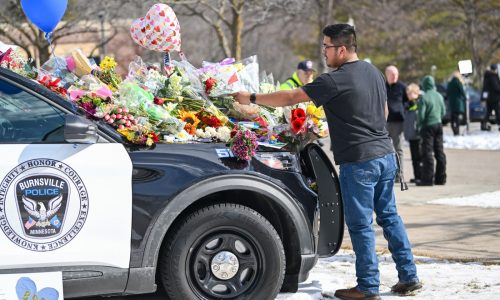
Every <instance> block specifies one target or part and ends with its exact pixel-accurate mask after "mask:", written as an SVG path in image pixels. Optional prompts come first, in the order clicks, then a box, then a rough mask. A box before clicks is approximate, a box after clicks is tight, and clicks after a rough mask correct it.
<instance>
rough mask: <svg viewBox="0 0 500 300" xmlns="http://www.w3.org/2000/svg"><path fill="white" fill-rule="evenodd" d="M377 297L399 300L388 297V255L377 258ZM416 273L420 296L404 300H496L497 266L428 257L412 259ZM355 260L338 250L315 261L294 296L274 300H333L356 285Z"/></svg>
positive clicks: (391, 267)
mask: <svg viewBox="0 0 500 300" xmlns="http://www.w3.org/2000/svg"><path fill="white" fill-rule="evenodd" d="M379 261H380V264H379V269H380V296H381V297H382V298H383V299H385V300H401V299H402V298H401V297H400V296H398V295H396V294H393V293H391V291H390V290H391V286H392V285H394V284H396V283H397V278H398V276H397V271H396V268H395V264H394V262H393V260H392V258H391V257H390V255H382V256H380V255H379ZM415 261H416V264H417V272H418V276H419V278H420V280H421V281H422V283H423V288H422V289H421V290H420V292H418V293H415V294H414V295H410V296H406V297H404V299H405V300H417V299H418V300H424V299H425V300H427V299H498V295H499V294H500V276H499V274H500V266H497V265H490V266H486V265H482V264H479V263H453V262H449V261H446V260H438V259H432V258H428V257H415ZM354 263H355V257H354V254H353V252H352V251H347V250H341V251H339V253H337V255H335V256H333V257H330V258H323V259H320V260H319V261H318V264H317V265H316V266H315V267H314V269H313V270H312V271H311V273H310V275H309V279H308V280H307V281H306V282H304V283H301V284H300V285H299V291H298V292H297V293H295V294H291V293H282V294H280V295H279V296H278V297H277V298H276V299H278V300H328V299H337V298H335V297H334V296H333V295H334V293H335V290H337V289H343V288H350V287H353V286H355V285H356V276H355V267H354Z"/></svg>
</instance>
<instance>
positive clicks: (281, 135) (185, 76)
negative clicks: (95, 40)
mask: <svg viewBox="0 0 500 300" xmlns="http://www.w3.org/2000/svg"><path fill="white" fill-rule="evenodd" d="M179 28H180V27H179V23H178V21H177V18H176V16H175V13H174V12H173V10H172V9H171V8H170V7H169V6H167V5H165V4H156V5H154V6H153V7H152V8H151V9H150V10H149V12H148V13H147V14H146V16H145V17H143V18H140V19H137V20H135V21H134V22H133V24H132V27H131V35H132V38H133V39H134V41H136V42H137V43H138V44H139V45H141V46H143V47H146V48H148V49H150V50H154V51H161V52H164V53H165V59H164V67H163V68H161V65H160V64H158V63H153V64H149V63H146V62H144V61H143V60H142V59H141V58H140V57H137V58H136V59H135V60H134V61H132V62H131V63H130V65H129V68H128V74H127V76H126V77H125V78H122V77H121V76H120V75H119V74H117V72H116V67H117V64H116V62H115V60H114V59H113V58H112V57H110V56H106V57H105V58H104V59H103V60H102V61H101V62H100V64H99V65H97V64H95V63H94V62H93V61H91V60H89V59H88V58H87V57H86V56H85V55H84V54H83V53H82V52H81V51H80V50H75V51H72V52H71V53H69V54H68V55H67V56H65V57H57V56H53V57H51V58H50V59H49V61H47V62H45V63H44V64H43V65H42V66H41V67H40V68H39V69H35V68H33V67H31V64H30V63H29V62H28V61H27V60H26V59H25V58H24V57H23V55H22V53H21V50H17V49H9V50H7V51H6V52H4V53H1V52H0V66H1V67H2V68H7V69H10V70H12V71H14V72H16V73H18V74H21V75H23V76H26V77H28V78H31V79H33V80H36V81H37V82H38V83H40V84H41V85H44V86H45V87H47V88H48V89H50V90H52V91H54V92H56V93H58V94H60V95H61V96H63V97H65V98H66V99H67V100H68V101H71V102H73V103H75V104H76V105H78V106H79V107H80V108H81V109H83V110H84V111H85V113H86V115H87V116H88V117H89V118H91V119H94V120H100V121H102V122H105V123H107V124H109V126H112V127H114V128H115V129H116V130H117V131H118V132H119V133H120V134H122V135H123V137H124V138H125V139H126V140H128V141H129V142H130V143H134V144H140V145H144V146H152V145H153V144H154V143H188V142H189V143H207V142H219V143H228V144H230V145H231V149H232V151H233V153H234V154H235V155H236V156H237V157H238V158H239V159H242V160H249V159H251V157H252V155H254V154H255V150H256V149H257V147H271V148H276V149H287V150H292V151H297V150H300V148H301V147H303V146H304V145H306V144H307V143H309V142H311V141H313V140H314V139H317V138H321V137H325V136H327V135H328V128H327V125H326V122H325V121H324V113H323V111H322V109H318V108H316V107H315V106H314V105H313V104H307V105H299V106H295V107H286V108H272V107H266V106H259V105H254V104H251V105H241V104H239V103H237V102H235V101H234V100H233V98H232V97H231V96H230V95H231V94H232V93H235V92H237V91H241V90H247V91H250V92H256V93H269V92H274V91H276V90H277V89H279V85H275V84H274V80H273V78H272V75H270V74H266V73H265V72H262V73H259V64H258V61H257V57H256V56H252V57H249V58H246V59H243V60H241V61H235V60H234V59H232V58H227V59H225V60H223V61H221V62H217V63H211V62H204V63H203V64H202V66H200V67H199V68H196V67H194V66H193V65H192V64H190V63H189V62H188V60H187V59H186V58H185V56H184V55H183V54H181V55H180V57H181V60H180V61H174V60H170V56H169V53H170V51H180V44H181V43H180V32H179Z"/></svg>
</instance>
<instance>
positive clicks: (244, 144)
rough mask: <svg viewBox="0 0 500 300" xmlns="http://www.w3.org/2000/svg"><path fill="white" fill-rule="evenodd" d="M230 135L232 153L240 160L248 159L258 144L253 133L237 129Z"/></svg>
mask: <svg viewBox="0 0 500 300" xmlns="http://www.w3.org/2000/svg"><path fill="white" fill-rule="evenodd" d="M231 135H232V138H231V140H230V141H229V144H230V147H231V151H233V153H234V155H236V157H237V158H238V159H240V160H250V159H251V158H252V157H253V156H254V155H255V151H256V150H257V147H258V146H259V144H258V143H257V136H256V135H255V133H253V132H252V131H250V130H246V129H237V130H235V131H233V132H232V133H231Z"/></svg>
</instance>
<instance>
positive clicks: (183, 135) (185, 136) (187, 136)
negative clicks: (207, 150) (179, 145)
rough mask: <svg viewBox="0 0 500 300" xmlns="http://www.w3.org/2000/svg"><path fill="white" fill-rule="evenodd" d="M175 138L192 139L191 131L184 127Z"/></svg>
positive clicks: (180, 140)
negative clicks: (188, 131)
mask: <svg viewBox="0 0 500 300" xmlns="http://www.w3.org/2000/svg"><path fill="white" fill-rule="evenodd" d="M175 138H176V140H177V141H179V142H187V141H189V140H190V139H192V136H191V135H190V134H189V133H187V131H186V130H184V129H183V130H181V131H179V132H178V133H177V134H176V135H175Z"/></svg>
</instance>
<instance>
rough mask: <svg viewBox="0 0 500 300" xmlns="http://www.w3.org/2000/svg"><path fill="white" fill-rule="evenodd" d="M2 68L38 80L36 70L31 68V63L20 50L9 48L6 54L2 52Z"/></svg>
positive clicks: (0, 63) (0, 61)
mask: <svg viewBox="0 0 500 300" xmlns="http://www.w3.org/2000/svg"><path fill="white" fill-rule="evenodd" d="M0 67H2V68H5V69H10V70H12V71H13V72H15V73H17V74H19V75H22V76H25V77H28V78H32V79H35V78H36V72H35V70H34V69H33V68H32V67H31V66H30V61H28V60H27V59H26V58H25V57H24V56H23V55H22V53H21V50H20V48H15V49H12V48H9V49H7V51H5V52H2V51H0Z"/></svg>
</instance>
